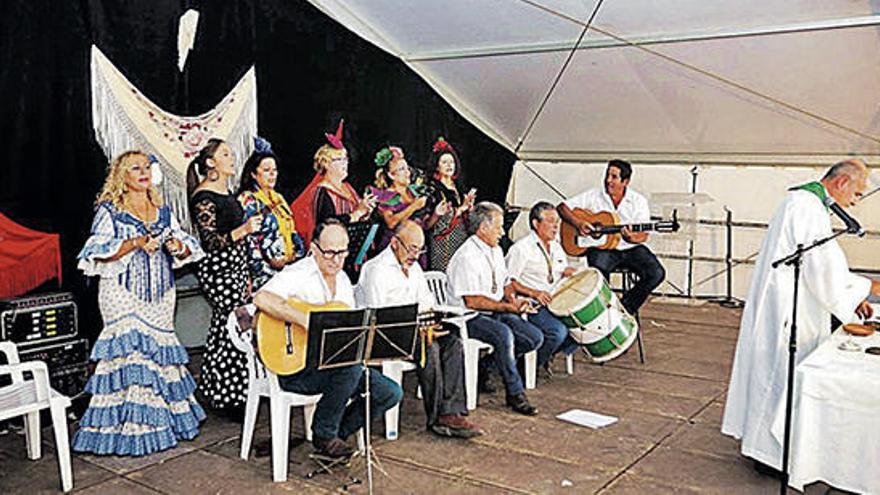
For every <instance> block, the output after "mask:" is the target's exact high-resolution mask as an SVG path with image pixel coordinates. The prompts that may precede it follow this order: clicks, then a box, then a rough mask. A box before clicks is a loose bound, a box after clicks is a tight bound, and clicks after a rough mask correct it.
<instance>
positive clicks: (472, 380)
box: [425, 271, 493, 410]
mask: <svg viewBox="0 0 880 495" xmlns="http://www.w3.org/2000/svg"><path fill="white" fill-rule="evenodd" d="M425 278H426V279H427V280H428V287H430V288H431V293H432V294H434V302H435V303H437V309H438V310H441V311H446V312H449V313H459V314H460V313H462V312H463V311H464V308H460V307H456V306H449V304H448V297H447V294H448V292H447V281H446V274H445V273H443V272H438V271H428V272H425ZM467 320H468V317H465V316H459V317H458V318H455V320H454V321H453V323H454V324H455V325H456V326H457V327H458V329H459V333H460V335H461V342H462V344H463V345H464V384H465V393H466V395H467V408H468V409H469V410H474V409H476V408H477V371H478V368H479V361H480V351H481V350H484V349H485V350H486V351H487V352H492V350H493V349H492V346H491V345H490V344H487V343H485V342H483V341H482V340H478V339H474V338H471V337H470V336H468V330H467Z"/></svg>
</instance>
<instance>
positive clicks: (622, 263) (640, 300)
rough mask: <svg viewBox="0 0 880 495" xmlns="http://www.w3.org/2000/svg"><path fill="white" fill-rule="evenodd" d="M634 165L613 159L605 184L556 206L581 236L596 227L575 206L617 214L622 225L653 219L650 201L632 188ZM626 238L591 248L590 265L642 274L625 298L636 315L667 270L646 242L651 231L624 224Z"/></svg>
mask: <svg viewBox="0 0 880 495" xmlns="http://www.w3.org/2000/svg"><path fill="white" fill-rule="evenodd" d="M631 177H632V165H630V163H629V162H626V161H624V160H617V159H615V160H611V161H610V162H608V168H606V169H605V187H604V189H602V188H598V187H597V188H593V189H589V190H587V191H585V192H582V193H581V194H578V195H577V196H574V197H572V198H569V199H566V200H565V201H563V202H562V203H559V205H558V206H557V207H556V208H557V210H558V211H559V215H560V216H561V217H562V219H563V220H564V221H566V222H568V223H570V224H571V225H573V226H575V227H576V228H577V229H578V231H579V232H580V233H581V235H585V236H587V235H590V234H592V233H593V231H594V230H595V229H594V226H593V225H592V224H590V223H589V222H588V221H586V220H582V219H580V218H578V216H577V215H576V214H575V212H574V211H573V210H574V209H575V208H580V209H584V210H588V211H591V212H600V211H608V212H613V213H616V214H617V215H618V216H619V217H620V222H621V223H622V224H631V223H645V222H649V221H650V220H651V212H650V208H649V207H648V200H647V199H645V197H644V196H642V195H641V194H639V193H638V192H636V191H633V190H632V189H630V188H629V187H628V186H629V182H630V178H631ZM620 234H621V236H622V237H623V239H622V240H621V241H620V243H619V244H618V245H617V246H616V247H615V248H613V249H604V250H603V249H597V248H590V249H588V250H587V261H588V262H589V264H590V266H592V267H595V268H597V269H598V270H599V271H601V272H602V275H604V276H605V278H606V279H608V278H609V275H610V274H611V272H613V271H614V270H615V269H617V268H627V269H629V270H630V271H631V272H633V273H635V274H636V275H637V276H638V282H636V284H635V285H634V286H633V287H632V288H631V289H630V290H629V291H627V292H626V293H625V294H624V295H623V297H622V298H621V301H620V302H621V304H623V307H624V308H626V310H627V311H628V312H629V313H630V314H635V312H636V311H638V309H639V307H641V305H642V304H644V302H645V300H646V299H647V298H648V295H650V294H651V291H652V290H654V289H655V288H656V287H657V286H659V285H660V283H661V282H663V279H664V278H665V277H666V270H665V269H664V268H663V265H661V264H660V261H659V260H658V259H657V256H655V255H654V253H652V252H651V250H650V249H648V247H647V246H645V245H644V243H645V241H647V240H648V233H647V232H633V231H631V230H630V229H629V228H628V227H624V228H623V229H622V230H621V232H620Z"/></svg>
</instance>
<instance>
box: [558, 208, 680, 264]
mask: <svg viewBox="0 0 880 495" xmlns="http://www.w3.org/2000/svg"><path fill="white" fill-rule="evenodd" d="M572 213H573V214H574V216H575V218H577V219H578V220H585V221H587V222H589V223H590V225H592V226H593V228H594V233H593V234H592V235H586V236H585V235H581V233H580V232H579V231H578V228H577V227H575V226H574V225H572V224H571V223H568V222H565V221H563V222H562V226H561V228H560V231H559V239H560V243H561V244H562V249H563V250H565V252H566V253H567V254H568V255H569V256H583V255H584V253H586V252H587V249H590V248H593V249H614V248H616V247H617V246H618V245H619V244H620V240H621V239H622V237H623V236H622V235H621V234H620V231H621V230H623V228H624V227H629V229H630V230H631V231H633V232H652V231H653V232H677V231H678V229H679V227H680V226H679V224H678V219H677V218H676V212H675V211H673V212H672V220H666V221H660V222H650V223H631V224H621V223H620V217H619V216H618V215H617V214H616V213H614V212H610V211H600V212H598V213H593V212H591V211H590V210H585V209H583V208H574V209H573V210H572Z"/></svg>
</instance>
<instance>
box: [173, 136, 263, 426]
mask: <svg viewBox="0 0 880 495" xmlns="http://www.w3.org/2000/svg"><path fill="white" fill-rule="evenodd" d="M234 164H235V156H234V155H233V153H232V149H230V148H229V146H228V145H227V144H226V143H225V142H223V141H222V140H220V139H211V140H209V141H208V144H207V145H205V147H204V148H202V150H201V151H200V152H199V154H198V156H196V158H195V159H194V160H193V161H192V162H191V163H190V165H189V170H188V171H187V190H188V192H189V198H190V217H191V218H192V219H193V223H194V225H195V228H196V231H197V232H198V234H199V239H200V240H201V243H202V249H203V250H204V251H205V258H204V259H202V261H201V262H200V263H199V267H198V272H197V275H198V278H199V284H200V285H201V287H202V291H203V292H204V294H205V296H206V297H207V298H208V302H209V303H210V305H211V329H210V331H209V332H208V342H207V345H206V349H205V355H204V359H203V360H202V369H201V377H200V382H201V384H200V386H199V387H200V389H201V392H202V395H203V396H204V397H205V400H206V401H207V403H208V405H209V406H210V407H211V408H213V409H219V410H225V411H226V412H227V413H228V414H231V415H233V416H237V415H238V414H239V413H240V411H242V410H243V409H244V404H245V401H246V399H247V369H246V367H245V356H244V354H243V353H242V352H241V351H239V350H238V349H236V348H235V347H234V345H233V344H232V341H231V340H230V339H229V337H228V336H227V334H226V320H227V318H228V317H229V313H230V312H232V310H234V309H235V308H236V307H238V306H240V305H242V304H244V303H245V302H247V300H248V299H249V298H250V290H251V276H250V268H249V265H248V251H247V248H248V245H247V242H246V237H247V235H248V234H250V233H253V232H255V231H257V230H258V229H259V227H260V223H261V222H262V216H261V215H255V216H252V217H250V218H249V219H248V220H247V221H246V222H244V223H243V218H244V212H243V210H242V208H241V204H240V203H239V202H238V200H237V199H236V197H235V196H234V195H233V194H231V193H230V192H229V188H228V184H229V179H230V177H232V176H233V175H234V174H235V168H234Z"/></svg>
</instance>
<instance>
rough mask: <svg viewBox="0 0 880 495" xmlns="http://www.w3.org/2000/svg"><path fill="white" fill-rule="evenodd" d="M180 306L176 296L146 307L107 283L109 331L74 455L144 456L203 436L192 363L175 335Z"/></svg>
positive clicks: (98, 350)
mask: <svg viewBox="0 0 880 495" xmlns="http://www.w3.org/2000/svg"><path fill="white" fill-rule="evenodd" d="M174 301H175V294H174V291H173V290H172V291H170V292H168V293H166V294H165V295H164V296H163V297H162V298H161V299H160V300H158V301H154V302H152V303H145V302H143V301H142V300H141V299H139V298H137V297H134V296H132V294H131V293H130V292H128V291H127V290H125V288H123V287H120V286H119V285H118V284H116V283H115V281H113V280H102V281H101V286H100V292H99V304H100V306H101V313H102V316H103V317H104V322H105V327H104V330H103V331H102V332H101V337H100V338H99V339H98V341H97V342H96V343H95V346H94V348H93V349H92V359H94V360H96V361H98V366H97V368H96V370H95V374H94V375H93V376H92V377H91V378H89V381H88V383H87V384H86V391H87V392H89V393H91V394H92V399H91V402H90V404H89V408H88V410H87V411H86V412H85V414H84V415H83V417H82V420H81V421H80V424H79V429H78V430H77V432H76V434H75V435H74V438H73V449H74V450H76V451H80V452H89V453H93V454H101V455H107V454H113V455H120V456H123V455H130V456H142V455H148V454H152V453H154V452H158V451H161V450H165V449H169V448H171V447H174V446H176V445H177V443H178V441H180V440H190V439H192V438H195V437H196V436H197V435H198V433H199V423H200V422H201V421H202V420H204V419H205V411H204V410H203V409H202V408H201V406H199V404H198V403H197V402H196V400H195V397H194V396H193V392H194V391H195V389H196V382H195V380H193V377H192V375H190V373H189V371H187V369H186V363H188V362H189V356H188V355H187V353H186V349H184V347H183V346H182V345H180V341H178V340H177V336H176V335H175V334H174V331H173V329H172V326H173V315H174Z"/></svg>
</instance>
